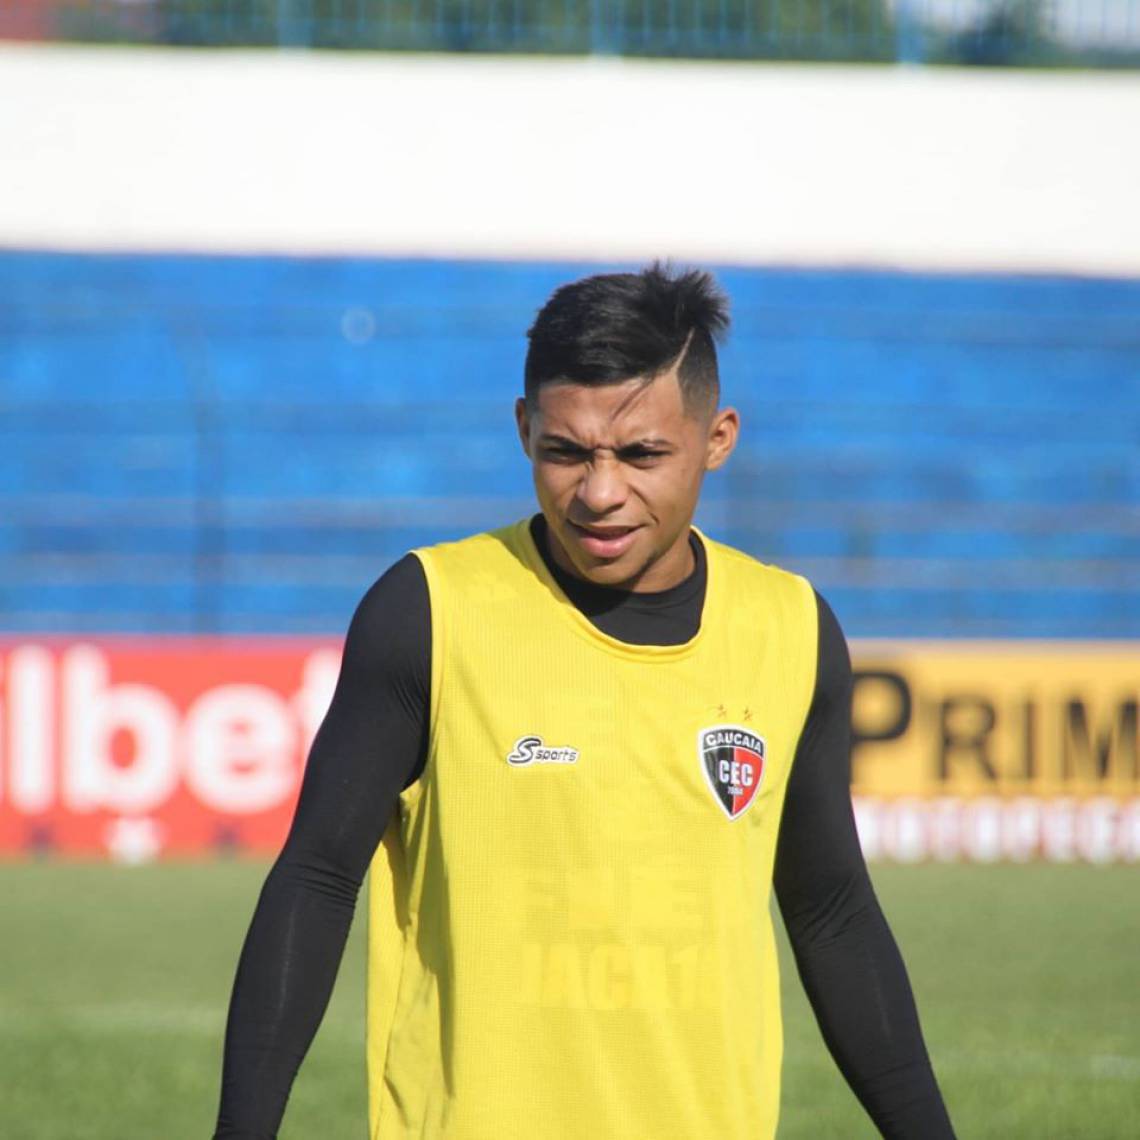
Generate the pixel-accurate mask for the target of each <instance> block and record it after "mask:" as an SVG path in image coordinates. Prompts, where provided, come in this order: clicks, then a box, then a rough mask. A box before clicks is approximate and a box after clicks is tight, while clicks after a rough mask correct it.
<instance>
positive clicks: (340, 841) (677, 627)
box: [214, 515, 953, 1140]
mask: <svg viewBox="0 0 1140 1140" xmlns="http://www.w3.org/2000/svg"><path fill="white" fill-rule="evenodd" d="M531 527H532V530H533V532H534V536H535V541H536V546H537V547H538V549H539V551H540V552H541V553H542V555H543V558H544V559H545V560H546V562H547V565H548V566H549V567H550V570H551V572H552V574H553V575H554V576H555V578H556V579H557V580H558V583H559V585H560V586H561V587H562V589H563V591H564V592H565V593H566V594H567V596H568V597H569V598H570V599H571V601H572V602H573V603H574V604H575V605H576V606H578V608H579V609H580V610H581V611H582V612H583V613H584V614H586V616H587V617H589V618H590V620H591V621H592V622H594V624H595V625H596V626H598V628H600V629H601V630H603V631H604V632H605V633H607V634H609V635H610V636H612V637H616V638H619V639H621V640H623V641H626V642H629V643H631V644H639V645H676V644H680V643H682V642H684V641H688V640H689V639H690V638H692V637H693V636H694V634H695V633H696V632H697V629H698V628H699V625H700V619H701V610H702V607H703V604H704V595H705V585H706V581H707V572H706V571H707V568H706V562H705V554H704V549H703V547H702V546H701V543H700V541H699V540H698V539H697V538H696V536H695V535H694V536H692V538H691V543H692V547H693V553H694V556H695V560H696V567H695V569H694V571H693V573H692V574H691V575H690V576H689V577H688V578H686V579H685V580H684V581H683V582H681V583H679V584H678V585H676V586H674V587H672V588H670V589H668V590H664V591H661V592H659V593H651V594H639V593H631V592H628V591H623V590H615V589H611V588H607V587H602V586H596V585H593V584H592V583H589V582H585V581H582V580H580V579H577V578H574V577H572V576H571V575H569V574H567V573H566V572H565V571H563V570H561V569H560V568H558V567H557V566H556V565H554V564H553V562H552V560H551V559H550V556H549V554H548V553H547V545H546V541H545V525H544V522H543V519H542V516H541V515H539V516H536V517H535V518H534V519H533V520H532V522H531ZM816 601H817V607H818V611H819V648H818V666H817V673H816V684H815V692H814V695H813V699H812V703H811V707H810V710H809V713H808V717H807V721H806V723H805V726H804V730H803V733H802V735H801V737H800V741H799V744H798V747H797V749H796V754H795V758H794V761H793V764H792V771H791V775H790V777H789V781H788V788H787V793H786V796H785V800H784V812H783V816H782V819H781V823H780V833H779V840H778V844H777V849H776V861H775V870H774V886H775V890H776V897H777V900H778V902H779V905H780V910H781V912H782V914H783V917H784V923H785V925H786V927H787V931H788V937H789V940H790V942H791V945H792V949H793V952H794V954H795V959H796V964H797V966H798V969H799V973H800V978H801V980H802V982H803V985H804V988H805V990H806V992H807V995H808V998H809V1000H810V1001H811V1004H812V1008H813V1010H814V1011H815V1015H816V1018H817V1020H818V1021H819V1025H820V1028H821V1030H822V1032H823V1036H824V1040H825V1041H826V1042H827V1045H828V1048H829V1049H830V1050H831V1053H832V1055H833V1057H834V1058H835V1060H836V1063H837V1064H838V1065H839V1068H840V1069H841V1071H842V1072H843V1075H844V1077H845V1078H846V1079H847V1082H848V1084H849V1085H850V1086H851V1088H852V1090H853V1091H854V1093H855V1095H856V1096H857V1097H858V1098H859V1100H860V1101H861V1102H862V1104H863V1105H864V1107H865V1108H866V1110H867V1112H868V1114H869V1115H870V1116H871V1119H872V1120H873V1121H874V1122H875V1124H876V1125H877V1126H878V1128H879V1130H880V1131H881V1132H882V1134H883V1135H884V1136H885V1137H888V1138H891V1140H893V1138H898V1140H947V1138H949V1140H952V1138H953V1130H952V1128H951V1125H950V1121H949V1118H948V1116H947V1114H946V1110H945V1107H944V1106H943V1102H942V1098H941V1095H940V1093H939V1090H938V1086H937V1083H936V1081H935V1079H934V1074H933V1072H932V1070H931V1067H930V1062H929V1059H928V1057H927V1054H926V1049H925V1046H924V1044H923V1039H922V1032H921V1029H920V1027H919V1023H918V1015H917V1012H916V1010H915V1005H914V999H913V996H912V994H911V989H910V984H909V981H908V979H907V975H906V969H905V967H904V965H903V962H902V958H901V957H900V955H899V951H898V948H897V946H896V944H895V941H894V938H893V937H892V936H891V932H890V929H889V928H888V926H887V923H886V920H885V919H884V917H883V913H882V911H881V910H880V908H879V904H878V900H877V899H876V898H875V894H874V891H873V889H872V887H871V882H870V879H869V877H868V875H867V868H866V865H865V863H864V860H863V856H862V852H861V851H860V848H859V842H858V838H857V835H856V832H855V822H854V817H853V815H852V810H851V798H850V790H849V785H850V707H851V664H850V659H849V657H848V652H847V645H846V642H845V640H844V637H843V633H842V631H841V630H840V628H839V624H838V622H837V621H836V619H835V615H834V614H833V613H832V612H831V608H830V607H829V606H828V605H827V603H826V602H825V601H824V600H823V599H822V598H821V597H819V595H818V594H817V595H816ZM430 689H431V609H430V601H429V596H428V590H427V584H426V581H425V579H424V575H423V571H422V568H421V566H420V563H419V561H418V559H416V558H415V557H413V556H411V555H408V556H407V557H405V558H403V559H402V560H401V561H399V562H397V563H396V564H395V565H394V566H393V567H392V568H391V569H390V570H389V571H388V572H387V573H386V574H384V576H383V577H381V578H380V580H379V581H378V582H376V584H375V585H374V586H373V587H372V588H371V590H369V591H368V593H367V594H366V595H365V597H364V599H363V600H362V601H361V603H360V605H359V607H358V608H357V611H356V614H355V615H354V617H353V620H352V623H351V625H350V627H349V631H348V636H347V639H346V642H345V649H344V658H343V663H342V666H341V673H340V678H339V680H338V683H337V687H336V691H335V693H334V696H333V699H332V703H331V706H330V708H329V711H328V714H327V716H326V717H325V720H324V722H323V724H322V725H321V728H320V731H319V732H318V734H317V737H316V740H315V741H314V743H313V748H312V751H311V753H310V756H309V761H308V764H307V766H306V770H305V777H304V781H303V783H302V787H301V793H300V797H299V799H298V803H297V810H296V814H295V816H294V819H293V824H292V827H291V829H290V832H289V836H288V839H287V840H286V843H285V846H284V848H283V849H282V851H281V854H280V856H279V858H278V859H277V861H276V863H275V864H274V866H273V868H272V870H271V871H270V873H269V875H268V877H267V878H266V881H265V885H264V887H263V888H262V891H261V896H260V898H259V900H258V904H257V908H256V910H255V912H254V916H253V921H252V923H251V924H250V928H249V933H248V935H247V936H246V940H245V945H244V947H243V950H242V954H241V959H240V961H239V964H238V971H237V978H236V980H235V982H234V990H233V997H232V1000H231V1004H230V1014H229V1020H228V1023H227V1027H226V1041H225V1059H224V1066H223V1078H222V1096H221V1107H220V1110H219V1114H218V1123H217V1130H216V1131H215V1133H214V1140H271V1138H272V1137H274V1136H275V1135H276V1132H277V1128H278V1126H279V1124H280V1121H281V1117H282V1114H283V1113H284V1109H285V1102H286V1100H287V1098H288V1095H289V1090H290V1087H291V1086H292V1083H293V1078H294V1076H295V1074H296V1071H297V1068H298V1067H299V1065H300V1064H301V1061H302V1059H303V1057H304V1056H305V1053H306V1052H307V1050H308V1047H309V1044H310V1042H311V1040H312V1038H313V1035H314V1034H315V1032H316V1030H317V1026H318V1025H319V1023H320V1020H321V1018H322V1016H323V1015H324V1011H325V1007H326V1006H327V1004H328V1000H329V996H330V994H331V992H332V987H333V982H334V980H335V978H336V972H337V969H338V967H339V964H340V959H341V956H342V954H343V951H344V945H345V941H346V939H347V937H348V931H349V927H350V925H351V923H352V916H353V912H354V909H355V904H356V897H357V894H358V892H359V889H360V885H361V883H362V881H363V879H364V874H365V872H366V871H367V869H368V865H369V862H370V860H371V858H372V856H373V854H374V852H375V850H376V847H377V845H378V844H379V842H380V839H381V836H382V834H383V832H384V830H385V828H386V826H387V824H388V822H389V820H390V819H391V816H392V812H393V810H394V807H395V804H396V799H397V797H398V795H399V793H400V791H401V789H402V788H404V787H406V786H407V785H409V784H410V783H412V782H414V781H415V780H416V779H417V778H418V776H419V775H420V773H421V772H422V771H423V765H424V763H425V761H426V758H427V741H428V720H429V708H430Z"/></svg>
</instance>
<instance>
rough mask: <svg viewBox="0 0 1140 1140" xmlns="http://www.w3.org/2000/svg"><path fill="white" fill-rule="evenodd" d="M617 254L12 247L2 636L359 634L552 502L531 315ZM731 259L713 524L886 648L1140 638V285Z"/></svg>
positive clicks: (6, 284) (0, 402)
mask: <svg viewBox="0 0 1140 1140" xmlns="http://www.w3.org/2000/svg"><path fill="white" fill-rule="evenodd" d="M592 268H595V267H586V266H581V265H555V264H533V265H530V264H527V265H524V264H514V263H488V262H470V263H463V262H446V261H438V262H433V261H396V260H378V259H363V258H360V259H335V258H317V259H308V258H306V259H300V258H287V257H279V258H269V257H242V258H222V257H208V256H195V257H190V256H173V255H171V256H153V257H151V256H148V257H142V256H128V255H121V256H83V255H65V254H33V253H27V254H19V253H8V254H5V256H4V257H2V258H0V442H2V446H0V612H2V614H3V617H2V618H0V622H2V624H3V627H4V628H6V629H7V630H11V631H15V630H29V631H31V630H34V631H39V632H45V631H51V630H57V631H60V632H67V633H76V632H82V631H100V632H106V631H146V632H200V633H214V632H241V631H266V632H313V631H320V632H329V633H336V632H339V631H341V630H342V629H343V628H344V626H345V623H346V622H347V619H348V616H349V614H350V612H351V609H352V606H353V605H354V603H355V600H356V599H357V597H358V596H359V595H360V593H361V592H362V590H363V589H364V588H366V587H367V585H368V584H369V583H370V582H371V581H372V580H373V579H374V578H375V577H376V576H377V575H378V574H379V573H380V572H381V571H382V570H383V569H384V568H385V567H386V566H387V565H388V564H390V563H391V562H392V561H393V560H394V559H395V558H397V557H399V555H400V554H402V553H403V552H404V551H405V550H406V549H408V548H409V547H410V546H413V545H416V544H419V543H423V542H429V541H436V540H438V539H441V538H447V537H452V536H457V535H460V534H463V533H466V532H469V531H471V530H474V529H480V528H483V527H486V526H492V525H495V524H497V523H500V522H503V521H505V520H509V519H511V518H514V517H517V516H519V515H521V514H523V513H526V512H527V511H529V510H530V509H531V502H532V499H531V492H530V486H529V481H528V473H527V468H526V466H525V463H524V461H523V460H522V457H521V455H520V454H519V452H518V444H517V441H516V440H515V438H514V434H513V428H512V423H511V416H510V405H511V401H512V399H513V398H514V396H515V395H516V393H517V391H518V390H519V387H520V376H521V364H522V357H523V352H524V348H525V340H524V337H523V333H524V331H525V329H526V327H527V325H528V324H529V321H530V318H531V317H532V316H533V313H534V311H535V310H536V308H537V307H538V306H539V305H540V304H541V302H542V300H543V299H544V298H545V296H546V295H547V293H548V292H549V290H550V289H551V288H553V287H554V286H555V285H556V284H558V283H559V282H561V281H564V280H566V279H568V278H570V277H573V276H577V275H580V274H581V273H583V272H587V271H589V270H590V269H592ZM596 268H607V267H596ZM719 277H720V279H721V280H722V282H723V284H724V285H725V287H726V288H727V290H728V291H729V293H730V295H731V297H732V300H733V305H734V314H735V316H734V327H733V331H732V333H731V336H730V339H729V342H728V344H727V346H726V348H725V350H724V353H723V360H722V364H723V374H724V380H725V389H726V397H727V398H728V399H729V400H730V401H732V402H733V403H735V404H736V405H737V406H738V407H740V408H741V410H742V413H743V416H744V421H745V435H744V439H743V443H742V446H741V449H740V451H739V452H738V454H737V455H736V457H735V458H734V460H733V461H732V463H730V465H729V467H728V468H727V470H726V471H725V472H723V473H718V474H717V475H715V476H713V477H712V480H711V482H710V486H709V495H708V502H707V505H706V507H705V509H704V512H703V515H702V516H701V517H700V518H699V520H698V521H700V522H702V523H703V524H704V525H705V526H706V527H707V528H708V529H709V530H710V532H711V533H712V534H714V535H715V536H717V537H721V538H724V539H725V540H726V541H729V542H732V543H734V544H737V545H739V546H741V547H743V548H745V549H747V550H749V551H751V552H752V553H754V554H756V555H757V556H758V557H761V558H763V559H765V560H769V561H775V562H778V563H781V564H783V565H786V566H789V567H791V568H793V569H797V570H800V571H802V572H804V573H806V574H808V575H809V576H811V577H812V579H813V580H814V581H815V582H816V583H817V585H818V586H819V587H820V589H822V590H823V591H824V592H826V593H827V594H828V596H829V597H830V598H831V599H832V601H833V603H834V604H835V606H836V609H837V611H838V612H839V614H840V617H841V618H842V619H843V620H844V622H845V624H846V625H847V628H848V631H849V632H850V633H852V634H855V635H860V634H864V635H868V634H874V635H883V636H890V635H912V636H959V637H961V636H995V637H1005V636H1037V637H1065V636H1085V637H1088V636H1101V637H1137V636H1140V591H1138V590H1137V588H1136V586H1137V582H1136V578H1135V568H1136V566H1137V564H1138V560H1140V510H1138V507H1137V504H1138V503H1140V448H1138V447H1137V441H1138V440H1140V282H1137V281H1124V280H1121V281H1115V280H1107V279H1105V280H1094V279H1079V278H1068V277H1055V278H1050V277H1021V278H1019V277H1012V276H993V277H985V276H945V275H921V274H914V273H907V274H903V273H891V272H885V271H884V272H864V271H828V272H825V271H812V270H776V269H739V268H736V269H733V268H727V269H723V270H721V271H719Z"/></svg>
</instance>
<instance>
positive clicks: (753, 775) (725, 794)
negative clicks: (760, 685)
mask: <svg viewBox="0 0 1140 1140" xmlns="http://www.w3.org/2000/svg"><path fill="white" fill-rule="evenodd" d="M697 756H698V757H699V759H700V763H701V768H702V770H703V771H704V774H705V779H706V780H707V781H708V785H709V787H710V788H711V789H712V794H713V797H714V798H715V799H716V802H717V803H718V804H720V806H721V807H722V808H723V809H724V813H725V815H727V816H728V818H729V819H736V818H737V816H739V815H741V814H742V813H743V812H744V811H745V810H746V809H747V808H748V807H749V806H750V805H751V804H752V802H753V800H755V799H756V792H757V791H758V789H759V787H760V781H761V780H763V778H764V738H763V737H760V736H757V735H756V733H754V732H752V731H751V730H749V729H747V728H741V726H740V725H738V724H717V725H713V726H712V727H711V728H702V729H701V730H700V732H698V733H697Z"/></svg>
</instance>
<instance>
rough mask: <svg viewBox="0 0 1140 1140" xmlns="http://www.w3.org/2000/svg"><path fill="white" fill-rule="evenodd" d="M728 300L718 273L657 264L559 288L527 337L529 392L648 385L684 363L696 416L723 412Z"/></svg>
mask: <svg viewBox="0 0 1140 1140" xmlns="http://www.w3.org/2000/svg"><path fill="white" fill-rule="evenodd" d="M728 319H729V318H728V299H727V298H726V297H725V295H724V293H723V292H721V290H720V289H719V288H718V286H717V284H716V282H715V281H714V280H713V278H712V276H711V274H709V273H706V272H704V271H703V270H699V269H686V270H680V271H677V270H674V269H672V267H670V266H668V265H662V264H661V263H660V262H654V263H653V264H652V265H650V266H649V267H648V268H646V269H643V270H642V271H641V272H640V273H605V274H599V275H598V276H596V277H584V278H583V279H582V280H581V281H574V282H571V283H570V284H569V285H563V286H562V287H561V288H559V289H556V290H555V292H554V293H553V294H552V295H551V297H550V299H549V300H548V301H547V302H546V304H545V305H543V307H542V308H541V309H540V310H539V313H538V316H537V317H536V318H535V322H534V324H533V325H532V326H531V328H530V330H529V331H528V332H527V337H528V338H529V340H530V346H529V348H528V349H527V354H526V370H525V392H526V402H527V405H528V406H529V407H531V408H533V407H534V405H535V398H536V396H537V394H538V390H539V388H541V387H542V386H543V385H544V384H557V383H573V384H591V385H595V384H596V385H602V384H618V383H621V382H622V381H625V380H631V379H634V378H639V379H642V380H645V381H646V382H649V381H651V380H652V379H654V377H656V376H659V375H660V374H661V373H663V372H666V371H668V370H669V369H670V368H671V367H673V365H674V364H675V363H677V361H678V360H680V367H679V369H678V373H677V376H678V381H679V383H680V387H681V395H682V397H683V399H684V403H685V409H686V411H687V412H688V413H689V414H690V415H697V414H707V413H708V412H711V411H712V410H713V409H715V408H716V405H717V401H718V399H719V395H720V378H719V375H718V372H717V363H716V343H715V342H716V341H717V340H718V339H721V338H722V337H723V335H724V333H725V331H726V330H727V329H728Z"/></svg>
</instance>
